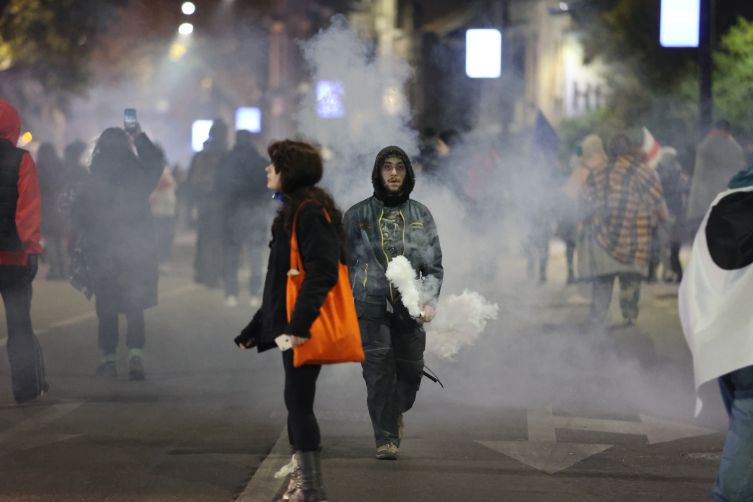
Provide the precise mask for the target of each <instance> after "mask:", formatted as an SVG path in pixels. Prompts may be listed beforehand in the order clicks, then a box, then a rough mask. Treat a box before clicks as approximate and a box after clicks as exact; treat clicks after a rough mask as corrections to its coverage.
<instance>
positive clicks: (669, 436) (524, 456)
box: [476, 408, 717, 474]
mask: <svg viewBox="0 0 753 502" xmlns="http://www.w3.org/2000/svg"><path fill="white" fill-rule="evenodd" d="M640 417H641V421H640V422H627V421H620V420H603V419H596V418H578V417H559V416H555V415H553V414H552V409H551V408H542V409H531V410H528V413H527V418H528V442H520V441H476V442H477V443H479V444H482V445H484V446H486V447H488V448H491V449H492V450H495V451H498V452H500V453H503V454H505V455H507V456H509V457H512V458H514V459H515V460H518V461H520V462H523V463H524V464H526V465H529V466H531V467H533V468H535V469H538V470H540V471H543V472H546V473H547V474H554V473H555V472H559V471H561V470H563V469H566V468H568V467H570V466H572V465H575V464H577V463H578V462H580V461H581V460H584V459H586V458H588V457H590V456H591V455H595V454H597V453H601V452H602V451H604V450H606V449H608V448H611V447H612V446H613V445H609V444H579V443H557V439H556V436H555V429H571V430H582V431H593V432H610V433H614V434H635V435H645V436H646V437H647V438H648V442H649V443H650V444H656V443H664V442H667V441H674V440H675V439H682V438H689V437H696V436H704V435H706V434H713V433H715V432H717V431H714V430H711V429H704V428H702V427H696V426H693V425H687V424H683V423H680V422H673V421H671V420H666V419H663V418H657V417H652V416H649V415H640Z"/></svg>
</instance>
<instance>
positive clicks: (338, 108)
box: [316, 80, 345, 119]
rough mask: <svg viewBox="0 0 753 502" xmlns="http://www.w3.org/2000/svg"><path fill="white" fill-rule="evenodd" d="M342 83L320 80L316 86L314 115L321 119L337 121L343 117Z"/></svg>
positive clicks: (343, 92) (343, 94) (343, 93)
mask: <svg viewBox="0 0 753 502" xmlns="http://www.w3.org/2000/svg"><path fill="white" fill-rule="evenodd" d="M343 96H345V91H344V90H343V84H342V82H340V81H338V80H320V81H319V82H317V84H316V113H317V114H318V115H319V116H320V117H321V118H323V119H338V118H341V117H344V116H345V106H344V105H343V100H342V98H343Z"/></svg>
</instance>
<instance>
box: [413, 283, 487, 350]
mask: <svg viewBox="0 0 753 502" xmlns="http://www.w3.org/2000/svg"><path fill="white" fill-rule="evenodd" d="M498 312H499V306H498V305H493V304H491V303H489V302H488V301H487V300H486V298H484V297H483V296H481V295H480V294H478V293H476V292H475V291H468V290H467V289H466V290H465V291H463V294H461V295H459V296H458V295H450V296H449V297H448V298H447V299H446V300H444V301H442V308H441V309H439V310H438V311H437V317H436V318H434V321H432V322H431V323H430V324H427V327H426V350H427V351H429V352H430V353H432V354H434V355H435V356H437V357H440V358H442V359H446V360H449V361H452V360H453V358H454V357H455V356H456V355H457V354H458V352H459V351H460V348H461V347H462V346H463V345H472V344H473V343H474V342H475V341H476V339H477V338H478V337H479V335H480V334H481V333H482V332H483V331H484V329H486V324H487V322H488V321H489V320H490V319H497V313H498Z"/></svg>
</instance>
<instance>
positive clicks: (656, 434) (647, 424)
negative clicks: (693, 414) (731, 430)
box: [641, 415, 719, 444]
mask: <svg viewBox="0 0 753 502" xmlns="http://www.w3.org/2000/svg"><path fill="white" fill-rule="evenodd" d="M641 421H642V422H643V424H642V425H643V433H644V434H645V435H646V436H647V437H648V442H649V443H650V444H656V443H666V442H667V441H674V440H675V439H684V438H692V437H696V436H705V435H707V434H716V433H717V432H719V431H715V430H711V429H704V428H703V427H696V426H695V425H688V424H683V423H681V422H673V421H671V420H666V419H664V418H657V417H652V416H649V415H641Z"/></svg>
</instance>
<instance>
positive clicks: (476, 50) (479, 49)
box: [465, 29, 502, 78]
mask: <svg viewBox="0 0 753 502" xmlns="http://www.w3.org/2000/svg"><path fill="white" fill-rule="evenodd" d="M465 74H466V75H468V76H469V77H470V78H499V77H500V75H502V33H500V31H499V30H495V29H483V30H476V29H474V30H468V31H466V32H465Z"/></svg>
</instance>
